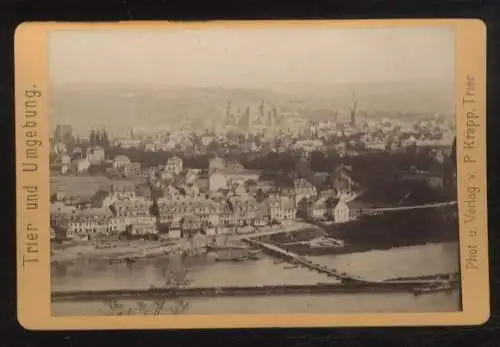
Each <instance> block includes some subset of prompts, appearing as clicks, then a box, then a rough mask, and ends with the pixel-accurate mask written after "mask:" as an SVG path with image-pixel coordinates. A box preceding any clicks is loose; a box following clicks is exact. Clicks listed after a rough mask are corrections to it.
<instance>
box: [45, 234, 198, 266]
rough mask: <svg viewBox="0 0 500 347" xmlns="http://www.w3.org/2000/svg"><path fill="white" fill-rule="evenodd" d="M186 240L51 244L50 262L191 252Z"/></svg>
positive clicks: (114, 258)
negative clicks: (107, 245)
mask: <svg viewBox="0 0 500 347" xmlns="http://www.w3.org/2000/svg"><path fill="white" fill-rule="evenodd" d="M193 251H194V249H193V247H192V246H191V244H190V243H189V241H188V240H183V239H179V240H176V241H175V242H162V241H142V240H138V241H120V242H119V243H117V244H116V245H114V246H112V247H110V248H100V247H99V246H98V245H97V244H95V243H92V242H75V243H70V244H65V245H62V247H59V246H58V245H55V246H52V256H51V262H52V263H56V264H60V263H67V262H73V261H77V260H88V259H96V260H117V261H119V260H125V259H141V258H151V257H159V256H163V255H170V254H181V253H183V252H193Z"/></svg>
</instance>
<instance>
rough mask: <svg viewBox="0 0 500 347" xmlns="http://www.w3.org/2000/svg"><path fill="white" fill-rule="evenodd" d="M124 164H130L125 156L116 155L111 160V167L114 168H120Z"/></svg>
mask: <svg viewBox="0 0 500 347" xmlns="http://www.w3.org/2000/svg"><path fill="white" fill-rule="evenodd" d="M125 164H130V159H129V158H128V157H127V156H124V155H117V156H116V157H115V158H114V159H113V167H115V168H117V169H118V168H122V167H123V166H124V165H125Z"/></svg>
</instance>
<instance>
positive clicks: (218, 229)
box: [51, 156, 352, 240]
mask: <svg viewBox="0 0 500 347" xmlns="http://www.w3.org/2000/svg"><path fill="white" fill-rule="evenodd" d="M113 162H114V163H115V165H114V166H115V167H117V168H123V167H124V166H125V165H127V164H130V161H129V160H128V158H126V157H123V156H118V157H116V158H114V160H113ZM145 176H146V178H145V180H144V181H142V183H137V182H136V181H134V180H132V179H123V178H121V179H110V180H108V181H106V183H105V184H103V185H102V186H101V187H99V188H98V189H97V188H96V189H95V190H97V191H96V193H95V194H94V195H93V196H92V198H90V199H88V201H82V200H78V199H75V198H74V197H72V196H71V193H70V192H68V191H69V190H71V187H72V186H74V185H75V184H73V183H68V184H66V186H65V187H59V188H58V189H55V190H56V192H55V194H54V196H53V199H52V207H51V208H52V209H51V226H52V229H53V232H52V236H53V238H55V237H56V236H59V237H60V238H63V239H74V240H82V239H85V240H87V239H92V238H97V237H111V236H124V237H145V236H155V235H156V236H167V237H171V238H179V237H186V236H188V235H193V234H195V233H198V232H201V233H205V234H207V235H214V234H220V233H234V232H251V231H255V228H258V227H261V226H266V225H270V224H281V223H283V222H285V221H292V220H294V219H296V218H297V217H308V218H314V219H330V220H333V221H336V222H339V223H340V222H346V221H348V220H349V219H350V213H349V201H350V200H352V193H351V187H352V184H351V181H350V178H349V177H347V176H342V177H335V179H332V180H331V182H332V183H333V185H331V186H330V187H329V189H321V188H319V187H317V186H316V185H315V184H313V183H312V182H310V181H309V180H307V179H306V178H304V177H299V176H297V175H284V176H282V177H281V178H279V179H275V180H268V181H264V180H260V173H259V172H256V171H253V170H247V169H245V168H244V167H243V166H242V165H241V164H239V163H238V162H236V161H231V160H224V159H222V158H218V157H216V158H214V159H212V160H211V161H210V165H209V167H208V170H203V171H202V170H193V169H186V168H183V165H182V159H180V158H178V157H172V158H170V159H169V160H168V162H167V163H166V164H165V165H163V166H162V167H159V168H149V169H148V170H147V171H146V172H145ZM66 178H68V177H66ZM71 179H72V180H74V181H72V182H77V181H78V180H79V179H89V178H88V177H85V176H81V177H80V176H73V177H71ZM84 185H85V188H86V189H87V190H91V189H92V188H91V187H90V185H88V184H84ZM156 236H155V237H156Z"/></svg>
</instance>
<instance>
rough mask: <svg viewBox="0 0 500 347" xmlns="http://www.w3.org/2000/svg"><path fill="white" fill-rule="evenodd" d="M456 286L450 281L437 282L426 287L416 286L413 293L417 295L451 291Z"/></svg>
mask: <svg viewBox="0 0 500 347" xmlns="http://www.w3.org/2000/svg"><path fill="white" fill-rule="evenodd" d="M453 289H454V287H453V286H452V285H451V283H449V282H437V283H433V284H431V285H429V286H426V287H420V288H414V289H413V294H414V295H415V296H419V295H423V294H432V293H438V292H451V291H453Z"/></svg>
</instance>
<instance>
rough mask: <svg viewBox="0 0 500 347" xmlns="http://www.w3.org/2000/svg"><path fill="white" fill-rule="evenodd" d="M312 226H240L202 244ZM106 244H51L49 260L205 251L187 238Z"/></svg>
mask: <svg viewBox="0 0 500 347" xmlns="http://www.w3.org/2000/svg"><path fill="white" fill-rule="evenodd" d="M311 228H316V227H315V226H314V225H310V224H308V223H305V222H303V221H291V222H288V223H284V224H282V225H277V226H266V227H259V228H258V229H253V230H254V231H253V232H252V231H251V230H252V229H250V227H249V228H248V230H246V229H242V230H240V233H237V234H227V235H223V234H220V235H214V236H206V237H205V239H206V240H205V242H203V243H205V244H206V243H208V242H209V240H211V239H213V238H215V239H216V240H217V243H220V244H221V245H227V244H240V241H241V240H242V239H243V238H248V237H261V236H266V235H273V234H287V233H288V234H290V233H295V232H299V231H301V230H304V229H311ZM241 231H245V232H241ZM109 244H110V246H109V247H102V246H99V244H98V243H96V242H92V241H80V242H67V243H64V244H57V243H53V244H52V245H51V251H52V255H51V262H52V263H57V264H61V263H67V262H73V261H78V260H88V259H96V260H109V261H125V260H126V259H143V258H154V257H162V256H167V255H173V254H187V255H189V254H194V255H196V254H199V253H201V252H204V251H205V247H204V246H203V245H198V246H197V245H194V244H193V243H192V241H191V240H188V239H169V240H161V241H149V240H134V241H115V242H109Z"/></svg>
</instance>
